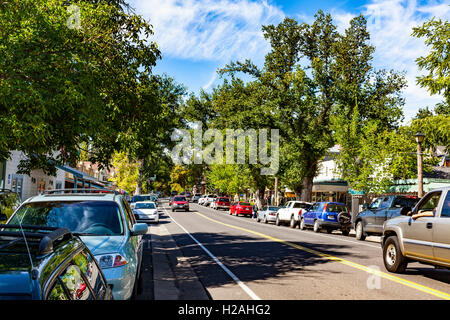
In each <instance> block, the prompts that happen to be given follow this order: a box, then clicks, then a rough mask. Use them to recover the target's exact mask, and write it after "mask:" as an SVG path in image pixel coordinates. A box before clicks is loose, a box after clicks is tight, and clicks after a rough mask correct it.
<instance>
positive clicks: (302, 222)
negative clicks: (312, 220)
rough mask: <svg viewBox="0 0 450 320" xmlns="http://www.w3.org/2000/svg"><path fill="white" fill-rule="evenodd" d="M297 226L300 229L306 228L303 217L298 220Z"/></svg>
mask: <svg viewBox="0 0 450 320" xmlns="http://www.w3.org/2000/svg"><path fill="white" fill-rule="evenodd" d="M299 228H300V230H305V229H306V226H305V220H304V219H303V218H301V220H300V226H299Z"/></svg>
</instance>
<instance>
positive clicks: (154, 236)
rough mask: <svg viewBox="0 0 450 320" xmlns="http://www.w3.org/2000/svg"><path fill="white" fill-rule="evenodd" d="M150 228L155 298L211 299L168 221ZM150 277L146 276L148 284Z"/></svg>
mask: <svg viewBox="0 0 450 320" xmlns="http://www.w3.org/2000/svg"><path fill="white" fill-rule="evenodd" d="M149 230H150V232H149V233H150V238H151V242H150V243H151V249H150V252H151V260H152V271H153V272H152V273H153V279H152V280H153V286H152V287H153V298H154V299H155V300H210V298H209V296H208V293H207V292H206V290H205V288H204V287H203V285H202V284H201V283H200V280H199V279H198V277H197V275H196V274H195V272H194V271H193V270H192V267H191V265H190V263H189V262H188V261H187V259H186V258H185V257H184V256H183V254H182V252H181V250H180V249H179V248H178V246H177V244H176V243H175V241H174V240H173V238H172V236H171V235H170V233H169V232H168V231H167V228H166V227H165V226H164V224H157V225H151V226H150V227H149ZM147 252H149V250H147ZM149 280H150V279H149ZM149 280H145V283H144V287H148V281H149Z"/></svg>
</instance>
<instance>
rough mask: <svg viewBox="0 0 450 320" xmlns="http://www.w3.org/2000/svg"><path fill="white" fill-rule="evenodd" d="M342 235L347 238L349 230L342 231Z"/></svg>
mask: <svg viewBox="0 0 450 320" xmlns="http://www.w3.org/2000/svg"><path fill="white" fill-rule="evenodd" d="M342 234H343V235H344V236H348V235H349V234H350V230H349V229H344V230H342Z"/></svg>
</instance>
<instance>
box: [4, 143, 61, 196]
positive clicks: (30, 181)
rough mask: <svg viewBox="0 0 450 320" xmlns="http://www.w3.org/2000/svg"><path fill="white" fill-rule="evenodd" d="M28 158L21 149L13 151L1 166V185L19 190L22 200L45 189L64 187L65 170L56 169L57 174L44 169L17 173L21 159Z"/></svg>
mask: <svg viewBox="0 0 450 320" xmlns="http://www.w3.org/2000/svg"><path fill="white" fill-rule="evenodd" d="M24 159H26V155H25V154H24V153H23V152H21V151H12V152H11V156H10V159H9V160H8V161H6V162H4V163H3V165H1V166H0V170H1V171H2V173H1V176H0V187H1V188H4V189H10V190H12V191H15V192H17V193H18V194H19V195H20V196H21V198H22V200H26V199H28V198H30V197H32V196H35V195H37V194H39V193H41V192H42V191H44V190H52V189H61V188H64V181H65V175H66V173H65V171H63V170H61V169H57V170H56V176H48V175H46V174H45V173H44V171H42V170H32V171H31V172H30V175H25V174H17V170H18V166H19V163H20V160H24Z"/></svg>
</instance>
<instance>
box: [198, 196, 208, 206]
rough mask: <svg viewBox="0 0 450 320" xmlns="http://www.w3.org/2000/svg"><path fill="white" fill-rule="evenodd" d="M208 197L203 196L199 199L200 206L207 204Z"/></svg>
mask: <svg viewBox="0 0 450 320" xmlns="http://www.w3.org/2000/svg"><path fill="white" fill-rule="evenodd" d="M206 197H207V196H206V195H203V196H201V197H200V198H199V199H198V204H199V205H203V204H204V203H205V200H206Z"/></svg>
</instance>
